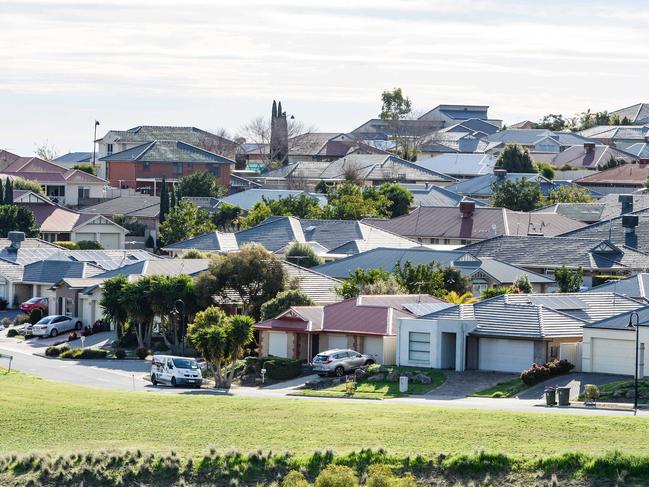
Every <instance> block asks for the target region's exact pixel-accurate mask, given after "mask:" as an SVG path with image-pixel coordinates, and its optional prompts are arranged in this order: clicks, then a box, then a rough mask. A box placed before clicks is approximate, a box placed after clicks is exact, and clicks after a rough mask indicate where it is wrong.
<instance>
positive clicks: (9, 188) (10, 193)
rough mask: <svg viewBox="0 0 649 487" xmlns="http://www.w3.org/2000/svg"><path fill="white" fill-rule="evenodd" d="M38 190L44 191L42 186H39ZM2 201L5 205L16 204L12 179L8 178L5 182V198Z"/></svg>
mask: <svg viewBox="0 0 649 487" xmlns="http://www.w3.org/2000/svg"><path fill="white" fill-rule="evenodd" d="M38 188H39V189H40V190H41V191H42V188H41V187H40V185H39V186H38ZM37 194H38V193H37ZM2 201H4V204H5V205H13V204H14V185H13V182H12V181H11V179H9V178H7V179H6V181H5V189H4V198H3V199H2Z"/></svg>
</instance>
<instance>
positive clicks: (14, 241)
mask: <svg viewBox="0 0 649 487" xmlns="http://www.w3.org/2000/svg"><path fill="white" fill-rule="evenodd" d="M7 238H8V239H9V241H10V242H11V244H10V245H9V248H10V249H13V250H18V249H19V248H20V245H21V244H20V243H21V242H23V241H24V240H25V232H9V233H8V234H7Z"/></svg>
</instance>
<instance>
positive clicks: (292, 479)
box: [282, 470, 309, 487]
mask: <svg viewBox="0 0 649 487" xmlns="http://www.w3.org/2000/svg"><path fill="white" fill-rule="evenodd" d="M282 487H309V482H307V481H306V479H305V478H304V475H302V473H300V472H298V471H297V470H291V471H290V472H289V473H288V474H286V477H284V480H282Z"/></svg>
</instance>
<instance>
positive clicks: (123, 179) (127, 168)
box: [107, 161, 230, 188]
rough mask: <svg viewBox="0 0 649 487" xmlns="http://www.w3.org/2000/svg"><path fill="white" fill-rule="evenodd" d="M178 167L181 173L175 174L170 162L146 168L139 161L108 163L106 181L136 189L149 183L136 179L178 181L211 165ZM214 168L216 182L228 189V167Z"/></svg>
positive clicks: (198, 164)
mask: <svg viewBox="0 0 649 487" xmlns="http://www.w3.org/2000/svg"><path fill="white" fill-rule="evenodd" d="M180 167H181V172H176V171H175V170H174V163H172V162H151V163H149V164H148V166H147V165H145V164H144V163H143V162H140V161H109V162H108V174H107V179H108V180H109V181H110V184H111V185H112V186H115V187H121V186H124V185H126V186H127V187H129V188H137V187H141V186H150V183H146V182H137V181H136V180H137V179H138V178H162V176H166V177H167V179H170V178H173V179H179V178H181V177H182V176H188V175H190V174H193V173H195V172H205V171H209V167H212V165H211V164H205V163H187V162H184V163H181V165H180ZM215 167H218V175H217V180H218V182H219V184H221V185H223V186H225V187H229V186H230V165H228V164H218V165H216V166H215Z"/></svg>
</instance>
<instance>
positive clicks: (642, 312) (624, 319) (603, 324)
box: [584, 306, 649, 332]
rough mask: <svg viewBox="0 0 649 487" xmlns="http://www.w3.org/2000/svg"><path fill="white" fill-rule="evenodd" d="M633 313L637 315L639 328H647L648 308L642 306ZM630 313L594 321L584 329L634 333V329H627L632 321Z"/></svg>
mask: <svg viewBox="0 0 649 487" xmlns="http://www.w3.org/2000/svg"><path fill="white" fill-rule="evenodd" d="M633 311H635V312H636V313H638V318H637V320H638V322H639V323H640V326H643V327H644V326H647V323H648V322H649V306H643V307H641V308H637V309H635V310H633ZM631 313H632V311H627V312H626V313H621V314H619V315H616V316H611V317H610V318H606V319H603V320H600V321H596V322H594V323H589V324H588V325H586V326H585V327H584V328H605V329H611V330H626V331H630V332H635V328H631V327H629V322H630V321H631V319H632V318H631ZM633 324H634V325H635V324H636V319H635V318H634V319H633Z"/></svg>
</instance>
